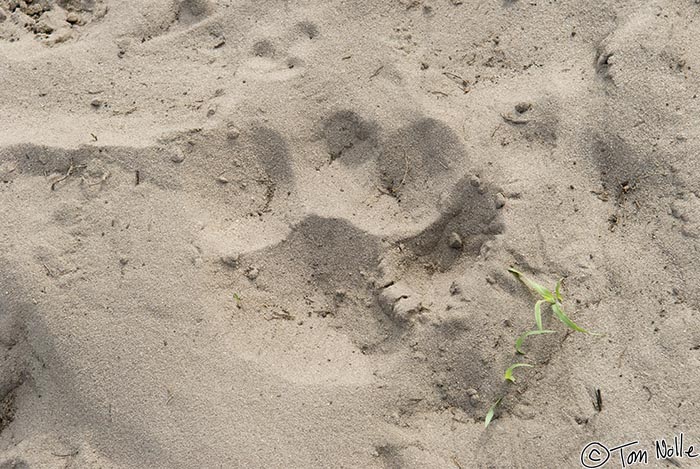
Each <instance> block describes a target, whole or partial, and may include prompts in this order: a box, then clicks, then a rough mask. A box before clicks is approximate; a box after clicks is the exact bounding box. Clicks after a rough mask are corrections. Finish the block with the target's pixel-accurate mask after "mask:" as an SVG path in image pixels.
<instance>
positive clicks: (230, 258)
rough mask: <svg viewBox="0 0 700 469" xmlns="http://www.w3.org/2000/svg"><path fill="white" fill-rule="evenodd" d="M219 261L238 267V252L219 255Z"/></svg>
mask: <svg viewBox="0 0 700 469" xmlns="http://www.w3.org/2000/svg"><path fill="white" fill-rule="evenodd" d="M220 260H221V263H222V264H224V265H227V266H229V267H234V268H235V267H238V260H239V256H238V254H228V255H224V256H221V257H220Z"/></svg>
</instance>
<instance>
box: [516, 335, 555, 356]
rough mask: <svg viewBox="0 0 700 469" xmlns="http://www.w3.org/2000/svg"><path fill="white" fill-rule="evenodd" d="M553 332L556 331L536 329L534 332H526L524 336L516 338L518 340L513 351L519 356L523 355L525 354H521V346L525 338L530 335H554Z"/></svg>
mask: <svg viewBox="0 0 700 469" xmlns="http://www.w3.org/2000/svg"><path fill="white" fill-rule="evenodd" d="M555 332H556V331H550V330H547V329H537V330H535V331H527V332H525V333H524V334H521V335H520V337H518V340H516V341H515V351H516V352H518V353H519V354H521V355H525V352H523V349H522V346H523V341H524V340H525V339H526V338H527V337H530V336H531V335H540V334H554V333H555Z"/></svg>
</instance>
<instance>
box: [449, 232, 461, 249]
mask: <svg viewBox="0 0 700 469" xmlns="http://www.w3.org/2000/svg"><path fill="white" fill-rule="evenodd" d="M449 244H450V247H451V248H453V249H462V238H461V237H460V236H459V235H458V234H457V233H455V232H454V231H453V232H452V233H450V241H449Z"/></svg>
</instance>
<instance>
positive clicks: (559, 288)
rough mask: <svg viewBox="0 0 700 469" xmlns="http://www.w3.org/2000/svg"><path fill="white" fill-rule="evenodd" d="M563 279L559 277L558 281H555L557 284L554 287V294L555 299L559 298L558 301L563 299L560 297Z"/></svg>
mask: <svg viewBox="0 0 700 469" xmlns="http://www.w3.org/2000/svg"><path fill="white" fill-rule="evenodd" d="M563 281H564V279H563V278H561V279H559V281H558V282H557V286H556V288H555V289H554V294H555V295H556V297H557V300H559V301H564V298H562V297H561V282H563Z"/></svg>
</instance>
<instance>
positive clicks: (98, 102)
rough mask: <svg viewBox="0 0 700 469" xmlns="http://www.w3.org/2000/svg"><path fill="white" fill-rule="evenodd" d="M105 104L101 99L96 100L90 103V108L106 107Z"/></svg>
mask: <svg viewBox="0 0 700 469" xmlns="http://www.w3.org/2000/svg"><path fill="white" fill-rule="evenodd" d="M104 104H105V102H104V101H102V100H101V99H98V98H95V99H93V100H92V101H90V106H92V107H94V108H98V107H102V106H104Z"/></svg>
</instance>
